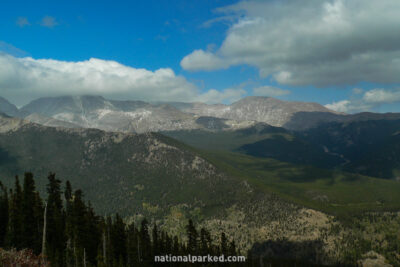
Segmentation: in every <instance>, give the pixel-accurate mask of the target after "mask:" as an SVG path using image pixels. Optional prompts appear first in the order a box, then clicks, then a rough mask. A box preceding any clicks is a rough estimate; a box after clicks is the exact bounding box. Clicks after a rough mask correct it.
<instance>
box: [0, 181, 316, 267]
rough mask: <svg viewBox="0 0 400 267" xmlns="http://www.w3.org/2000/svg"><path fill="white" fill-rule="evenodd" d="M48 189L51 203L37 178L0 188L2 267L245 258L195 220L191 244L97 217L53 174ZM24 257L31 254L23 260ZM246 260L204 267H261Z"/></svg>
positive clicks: (154, 229)
mask: <svg viewBox="0 0 400 267" xmlns="http://www.w3.org/2000/svg"><path fill="white" fill-rule="evenodd" d="M62 187H63V188H62ZM46 189H47V198H41V196H40V195H39V193H38V192H37V191H36V188H35V181H34V178H33V174H32V173H25V175H24V179H23V181H22V185H21V182H20V179H19V178H18V176H16V177H15V185H14V188H13V189H7V188H6V187H5V186H3V185H2V184H0V192H1V193H0V265H2V266H14V265H13V264H15V263H16V262H17V261H19V260H21V259H22V258H23V259H24V263H20V262H19V263H20V265H18V266H57V267H69V266H74V267H80V266H82V267H90V266H99V267H100V266H107V267H108V266H110V267H114V266H118V267H119V266H154V265H160V264H163V265H165V266H189V265H190V266H191V265H193V263H185V262H182V263H170V262H169V263H155V262H154V256H156V255H160V256H162V255H174V256H179V255H181V256H187V255H204V256H206V255H215V256H220V255H224V256H225V257H227V256H239V255H242V254H243V253H242V252H240V251H238V250H237V249H236V246H235V241H234V240H231V239H230V238H229V237H228V236H227V235H226V234H225V233H224V232H222V233H221V234H220V236H219V238H218V239H216V240H215V238H214V239H213V238H212V236H211V234H210V232H209V231H208V230H207V229H204V228H202V229H200V230H199V229H196V227H195V225H194V223H193V222H192V220H189V221H188V224H187V226H186V238H185V240H180V239H179V238H178V236H172V235H170V234H168V233H167V232H166V231H163V230H160V229H159V228H158V226H157V224H155V223H153V224H152V223H149V222H148V221H147V220H146V219H143V220H142V221H141V222H140V223H138V225H136V224H135V223H129V224H127V223H125V222H124V220H123V218H122V217H121V216H120V215H118V214H115V215H113V216H105V217H102V216H99V215H96V214H95V212H94V210H93V208H92V206H91V204H90V202H88V203H86V202H85V200H84V194H83V192H82V191H81V190H79V189H78V190H75V191H74V190H73V189H72V186H71V184H70V182H69V181H67V182H66V183H65V186H62V182H61V181H60V180H58V179H57V178H56V176H55V174H53V173H51V174H49V176H48V184H47V188H46ZM10 251H11V253H10ZM19 251H25V252H24V253H22V254H21V253H20V254H18V253H19ZM13 253H14V254H15V255H14V254H13ZM246 254H248V255H246V258H247V261H246V263H224V264H222V263H215V262H214V263H210V262H203V263H198V265H201V266H215V265H217V266H227V265H229V266H259V265H260V264H261V261H260V259H259V258H255V257H252V254H251V253H247V252H246ZM18 257H19V258H20V259H16V258H18ZM264 262H268V263H271V264H272V265H271V266H282V264H283V265H285V266H292V264H297V266H302V264H301V263H300V262H296V261H290V260H289V261H288V260H284V261H282V260H272V259H269V260H268V259H264ZM24 264H25V265H24ZM304 266H309V264H306V263H304Z"/></svg>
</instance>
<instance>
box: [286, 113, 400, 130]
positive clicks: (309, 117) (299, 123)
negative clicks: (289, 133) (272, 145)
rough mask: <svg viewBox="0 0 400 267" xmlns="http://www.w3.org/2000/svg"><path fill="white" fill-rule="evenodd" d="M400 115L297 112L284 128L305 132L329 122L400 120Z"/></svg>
mask: <svg viewBox="0 0 400 267" xmlns="http://www.w3.org/2000/svg"><path fill="white" fill-rule="evenodd" d="M399 119H400V113H372V112H362V113H357V114H351V115H350V114H335V113H329V112H297V113H295V114H294V115H293V116H292V117H291V118H290V120H289V121H287V122H286V123H285V124H284V125H283V126H282V127H284V128H286V129H290V130H295V131H304V130H307V129H310V128H313V127H317V126H318V125H320V124H324V123H328V122H353V121H374V120H399Z"/></svg>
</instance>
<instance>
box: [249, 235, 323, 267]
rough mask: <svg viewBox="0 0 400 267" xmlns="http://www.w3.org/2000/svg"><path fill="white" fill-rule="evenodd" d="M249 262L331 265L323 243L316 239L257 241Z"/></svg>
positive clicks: (261, 263) (287, 264)
mask: <svg viewBox="0 0 400 267" xmlns="http://www.w3.org/2000/svg"><path fill="white" fill-rule="evenodd" d="M248 257H249V262H254V263H257V264H260V265H263V266H330V265H324V264H323V262H326V260H327V255H325V253H324V251H323V243H322V241H319V240H314V241H298V242H295V241H289V240H285V239H283V240H275V241H272V240H268V241H266V242H263V243H255V244H254V245H253V246H252V248H251V249H250V251H249V255H248Z"/></svg>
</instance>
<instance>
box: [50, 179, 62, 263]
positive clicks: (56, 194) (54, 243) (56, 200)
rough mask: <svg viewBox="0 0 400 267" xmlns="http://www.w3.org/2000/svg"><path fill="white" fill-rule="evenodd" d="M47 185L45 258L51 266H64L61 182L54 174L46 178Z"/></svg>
mask: <svg viewBox="0 0 400 267" xmlns="http://www.w3.org/2000/svg"><path fill="white" fill-rule="evenodd" d="M48 180H49V183H48V184H47V194H48V196H47V233H46V243H47V248H46V251H47V256H48V258H49V260H50V261H51V262H52V263H53V265H57V266H64V263H65V259H64V257H65V255H64V252H65V231H64V230H65V225H64V223H65V218H64V208H63V202H62V199H61V181H60V180H58V179H56V176H55V174H54V173H50V174H49V176H48Z"/></svg>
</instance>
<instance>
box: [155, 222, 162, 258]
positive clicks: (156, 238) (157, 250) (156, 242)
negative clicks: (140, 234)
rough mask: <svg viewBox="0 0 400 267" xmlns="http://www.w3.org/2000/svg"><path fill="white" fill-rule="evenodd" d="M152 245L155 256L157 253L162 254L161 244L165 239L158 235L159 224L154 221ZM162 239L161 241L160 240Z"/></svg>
mask: <svg viewBox="0 0 400 267" xmlns="http://www.w3.org/2000/svg"><path fill="white" fill-rule="evenodd" d="M152 239H153V240H152V247H153V257H154V256H155V255H159V254H160V247H161V244H160V243H162V242H163V241H164V240H163V239H161V240H160V239H159V237H158V229H157V224H155V223H154V225H153V230H152ZM160 241H161V242H160Z"/></svg>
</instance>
